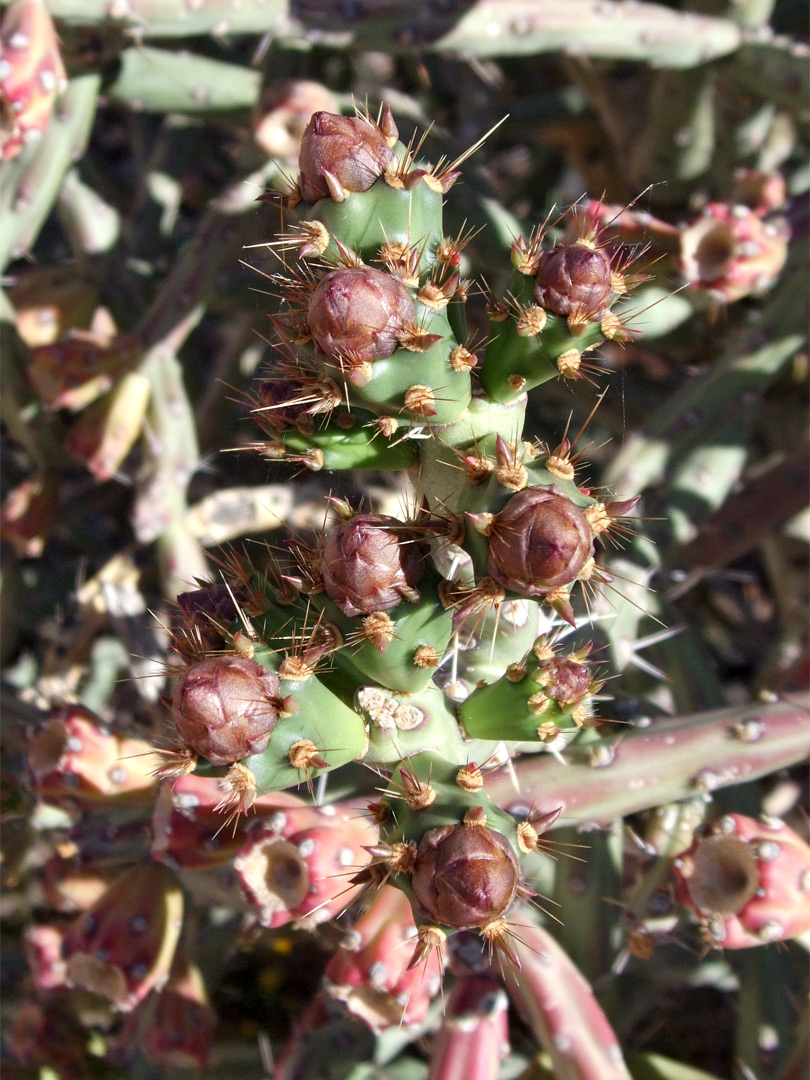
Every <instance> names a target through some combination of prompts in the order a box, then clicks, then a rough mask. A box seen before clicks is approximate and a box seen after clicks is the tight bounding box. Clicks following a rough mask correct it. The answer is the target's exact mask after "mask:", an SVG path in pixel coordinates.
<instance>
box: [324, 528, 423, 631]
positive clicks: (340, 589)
mask: <svg viewBox="0 0 810 1080" xmlns="http://www.w3.org/2000/svg"><path fill="white" fill-rule="evenodd" d="M426 557H427V547H426V545H425V544H423V543H420V542H419V541H417V540H414V539H413V534H412V533H409V531H408V529H407V526H405V525H403V524H402V522H401V521H397V519H396V518H393V517H388V516H387V515H385V514H357V515H355V517H353V518H349V519H348V521H342V522H341V523H340V524H339V525H337V526H336V527H335V528H334V529H333V530H332V531H331V533H330V534H329V536H328V537H327V540H326V544H325V545H324V548H323V551H322V552H321V577H322V580H323V587H324V589H325V590H326V594H327V596H328V597H329V598H330V600H333V601H334V602H335V603H336V604H337V606H338V607H339V608H340V610H341V611H342V612H343V614H344V615H348V616H349V617H352V616H354V615H370V614H371V613H372V612H374V611H388V610H389V609H390V608H393V607H396V606H397V604H399V603H401V602H402V598H403V593H404V592H405V593H407V592H408V591H409V590H411V589H414V588H415V587H416V586H417V585H418V584H419V582H420V581H421V580H422V576H423V575H424V572H425V559H426Z"/></svg>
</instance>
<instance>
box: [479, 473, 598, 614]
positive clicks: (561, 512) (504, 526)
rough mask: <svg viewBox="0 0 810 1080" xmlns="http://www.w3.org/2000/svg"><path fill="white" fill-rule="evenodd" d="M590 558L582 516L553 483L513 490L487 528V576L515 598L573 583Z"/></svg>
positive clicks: (590, 543) (587, 530)
mask: <svg viewBox="0 0 810 1080" xmlns="http://www.w3.org/2000/svg"><path fill="white" fill-rule="evenodd" d="M592 555H593V534H592V533H591V529H590V526H589V525H588V522H587V520H586V518H585V515H584V514H583V512H582V511H581V510H580V509H579V507H578V506H576V505H575V504H574V503H572V502H571V500H570V499H569V498H568V497H567V496H566V495H563V494H562V492H561V491H559V490H558V489H557V488H556V487H554V485H551V486H550V487H534V488H525V489H524V490H523V491H518V492H517V493H516V494H515V495H513V496H512V498H511V499H510V500H509V502H508V503H507V504H506V506H505V507H504V509H503V510H502V511H501V512H500V514H497V515H496V516H495V518H494V520H493V522H492V524H491V526H490V529H489V559H488V560H487V573H488V574H489V575H490V577H492V578H494V579H495V581H497V582H498V584H500V585H503V586H504V588H507V589H510V590H511V591H512V592H516V593H519V594H520V595H521V596H542V595H543V594H544V593H547V592H549V591H550V590H552V589H559V588H561V587H562V586H564V585H568V584H569V583H570V582H572V581H574V580H575V579H576V577H577V575H578V574H579V572H580V571H581V570H582V568H583V566H584V565H585V563H586V562H587V561H588V559H589V558H590V557H591V556H592Z"/></svg>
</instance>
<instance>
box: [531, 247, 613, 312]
mask: <svg viewBox="0 0 810 1080" xmlns="http://www.w3.org/2000/svg"><path fill="white" fill-rule="evenodd" d="M532 295H533V296H534V298H535V300H536V301H537V303H538V304H540V306H541V307H544V308H546V309H547V310H548V311H551V312H553V313H554V314H555V315H562V316H564V317H565V318H567V319H568V320H569V323H572V324H575V325H583V324H585V323H588V322H599V320H600V319H602V318H603V317H604V316H605V314H606V313H607V311H608V308H609V307H610V305H611V304H612V303H613V300H614V297H615V295H616V294H615V291H614V288H613V271H612V269H611V265H610V260H609V259H608V258H607V256H606V255H605V254H603V252H601V251H600V250H599V249H598V248H594V247H591V246H590V245H589V244H585V243H576V244H560V245H558V246H557V247H555V248H554V249H553V250H552V251H544V252H543V253H542V255H541V256H540V259H539V261H538V264H537V274H536V278H535V285H534V289H533V291H532Z"/></svg>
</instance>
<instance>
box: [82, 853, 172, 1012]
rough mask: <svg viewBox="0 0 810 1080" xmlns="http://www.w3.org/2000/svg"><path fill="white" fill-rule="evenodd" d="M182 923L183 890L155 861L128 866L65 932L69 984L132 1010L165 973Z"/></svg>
mask: <svg viewBox="0 0 810 1080" xmlns="http://www.w3.org/2000/svg"><path fill="white" fill-rule="evenodd" d="M182 922H183V893H182V891H181V889H180V887H179V885H178V884H177V881H176V880H175V878H174V875H173V874H172V872H171V871H170V870H168V869H167V868H166V867H165V866H160V865H159V864H158V863H154V862H147V863H140V864H138V865H136V866H133V867H130V869H129V870H126V871H125V872H124V873H123V874H122V875H121V876H120V877H118V878H116V880H115V881H114V882H113V883H112V884H111V885H110V887H109V888H108V889H107V891H106V892H105V893H104V895H103V896H101V897H100V898H99V900H98V901H97V902H96V903H95V904H94V905H93V906H92V907H91V908H90V909H89V911H87V912H85V914H84V915H82V916H81V917H80V918H79V919H78V920H77V921H76V922H75V923H74V924H73V926H72V927H71V928H70V929H69V930H68V931H67V934H66V935H65V938H64V941H63V944H62V955H63V957H64V959H65V964H66V978H67V982H68V985H70V986H76V987H81V988H82V989H84V990H89V991H91V992H92V993H94V994H99V995H100V996H101V997H104V998H107V1000H108V1001H111V1002H112V1003H113V1004H114V1005H115V1007H116V1008H117V1009H118V1010H119V1011H120V1012H130V1011H131V1010H132V1009H134V1008H135V1006H136V1005H138V1004H139V1003H140V1002H141V1001H143V1000H144V998H145V997H146V996H147V995H148V994H149V993H150V991H152V990H155V989H159V988H160V987H161V986H163V985H164V984H165V983H166V980H167V979H168V977H169V970H170V968H171V964H172V959H173V958H174V951H175V948H176V946H177V941H178V938H179V936H180V928H181V926H182Z"/></svg>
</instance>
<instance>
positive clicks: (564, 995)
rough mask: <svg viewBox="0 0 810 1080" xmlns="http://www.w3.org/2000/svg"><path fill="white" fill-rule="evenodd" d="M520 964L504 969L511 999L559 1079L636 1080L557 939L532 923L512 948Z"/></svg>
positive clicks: (523, 925) (522, 924)
mask: <svg viewBox="0 0 810 1080" xmlns="http://www.w3.org/2000/svg"><path fill="white" fill-rule="evenodd" d="M513 948H514V952H515V955H516V957H517V959H518V961H519V963H520V969H519V970H518V969H517V968H516V967H514V966H513V965H511V964H510V965H507V966H506V967H505V968H504V972H503V974H504V979H505V981H506V987H507V990H508V992H509V996H510V998H511V999H512V1002H513V1004H514V1005H515V1006H516V1008H517V1010H518V1012H519V1013H520V1014H521V1016H522V1017H523V1019H524V1020H525V1021H526V1023H527V1024H528V1026H529V1028H530V1029H531V1030H532V1032H533V1033H534V1035H535V1037H536V1039H537V1041H538V1043H539V1044H540V1045H541V1046H542V1048H543V1050H545V1052H546V1053H547V1054H548V1056H549V1057H550V1059H551V1069H552V1072H553V1074H554V1076H559V1077H563V1076H564V1077H571V1078H572V1080H573V1078H574V1077H576V1080H631V1077H630V1073H629V1071H628V1069H627V1066H626V1064H625V1062H624V1058H623V1056H622V1052H621V1047H620V1046H619V1041H618V1039H617V1038H616V1035H615V1033H614V1031H613V1029H612V1028H611V1026H610V1024H609V1023H608V1019H607V1017H606V1016H605V1014H604V1012H603V1011H602V1009H601V1007H600V1006H599V1004H598V1003H597V1001H596V998H595V997H594V995H593V990H592V989H591V985H590V983H589V982H588V980H587V979H586V978H585V977H584V975H582V973H581V972H580V971H579V969H578V968H577V967H576V966H575V965H574V964H573V962H572V961H571V959H570V957H569V956H568V954H567V953H566V952H565V950H564V949H563V948H562V947H561V946H560V945H558V944H557V942H556V941H555V940H554V938H553V937H552V936H551V935H550V934H549V933H547V931H545V930H542V929H541V928H540V927H539V926H535V925H532V924H531V923H530V921H529V918H528V917H527V918H526V919H524V920H522V921H521V922H520V932H519V934H518V935H516V937H515V940H514V942H513Z"/></svg>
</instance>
